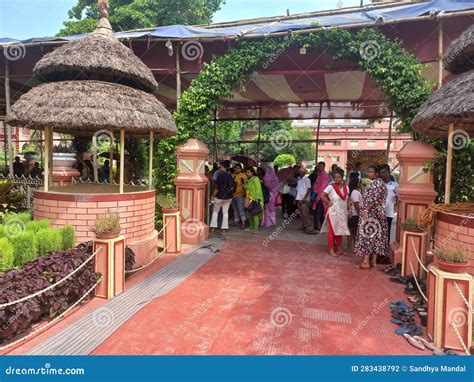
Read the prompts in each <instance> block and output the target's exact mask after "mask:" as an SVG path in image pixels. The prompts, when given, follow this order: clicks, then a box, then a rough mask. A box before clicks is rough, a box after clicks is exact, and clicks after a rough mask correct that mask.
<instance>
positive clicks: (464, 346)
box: [450, 320, 471, 355]
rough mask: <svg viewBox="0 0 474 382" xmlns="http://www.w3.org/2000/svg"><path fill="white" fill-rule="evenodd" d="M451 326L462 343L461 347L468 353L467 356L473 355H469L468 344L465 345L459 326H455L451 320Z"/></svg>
mask: <svg viewBox="0 0 474 382" xmlns="http://www.w3.org/2000/svg"><path fill="white" fill-rule="evenodd" d="M450 324H451V326H452V328H453V329H454V332H455V333H456V336H457V337H458V340H459V342H460V343H461V346H462V348H463V349H464V351H465V352H466V354H467V355H471V353H469V349H468V348H467V346H466V344H465V343H464V341H463V339H462V337H461V334H460V333H459V330H458V328H457V326H456V325H455V324H454V321H452V320H451V322H450Z"/></svg>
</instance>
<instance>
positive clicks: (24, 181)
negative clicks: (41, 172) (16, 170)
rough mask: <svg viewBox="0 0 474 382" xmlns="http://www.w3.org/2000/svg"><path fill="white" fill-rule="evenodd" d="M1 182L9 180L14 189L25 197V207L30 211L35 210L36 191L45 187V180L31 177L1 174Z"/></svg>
mask: <svg viewBox="0 0 474 382" xmlns="http://www.w3.org/2000/svg"><path fill="white" fill-rule="evenodd" d="M0 180H8V181H9V182H10V183H11V184H12V185H13V188H14V189H15V190H16V191H17V192H19V193H21V194H23V195H25V201H24V207H25V208H27V209H28V210H31V209H32V208H33V194H34V190H37V189H39V188H40V187H43V184H44V182H43V179H41V178H39V177H35V178H32V177H31V176H24V175H22V176H16V175H15V176H9V175H8V176H4V175H3V174H0Z"/></svg>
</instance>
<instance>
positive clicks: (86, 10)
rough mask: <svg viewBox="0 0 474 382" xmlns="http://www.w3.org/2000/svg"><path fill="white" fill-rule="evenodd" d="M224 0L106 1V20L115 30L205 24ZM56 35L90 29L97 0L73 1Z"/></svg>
mask: <svg viewBox="0 0 474 382" xmlns="http://www.w3.org/2000/svg"><path fill="white" fill-rule="evenodd" d="M224 2H225V0H179V1H178V0H110V1H109V20H110V23H111V25H112V28H113V29H114V30H115V31H120V30H123V31H125V30H131V29H143V28H154V27H157V26H163V25H173V24H185V25H195V24H208V23H210V22H211V21H212V16H213V14H214V13H215V12H217V11H218V10H219V9H220V7H221V5H222V4H224ZM68 17H69V20H67V21H65V22H64V28H62V29H61V30H60V31H59V33H58V36H68V35H73V34H80V33H88V32H91V31H93V30H94V28H95V26H96V24H97V19H98V17H99V13H98V10H97V0H77V4H76V5H75V6H74V7H72V8H71V9H70V10H69V12H68Z"/></svg>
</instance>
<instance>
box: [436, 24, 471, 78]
mask: <svg viewBox="0 0 474 382" xmlns="http://www.w3.org/2000/svg"><path fill="white" fill-rule="evenodd" d="M443 63H444V67H445V68H446V70H448V71H450V72H451V73H453V74H458V73H463V72H467V71H469V70H471V69H474V25H472V26H471V27H469V28H468V29H467V30H466V31H464V33H463V34H461V36H459V37H458V38H457V39H456V40H454V41H453V42H452V44H451V45H450V46H449V48H448V49H447V50H446V52H445V54H444V57H443Z"/></svg>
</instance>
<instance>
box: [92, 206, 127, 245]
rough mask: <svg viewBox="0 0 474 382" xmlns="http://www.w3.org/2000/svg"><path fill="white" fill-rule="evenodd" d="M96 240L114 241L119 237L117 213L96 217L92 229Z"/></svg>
mask: <svg viewBox="0 0 474 382" xmlns="http://www.w3.org/2000/svg"><path fill="white" fill-rule="evenodd" d="M91 230H92V232H94V233H95V236H96V237H97V239H115V238H116V237H118V236H119V235H120V230H121V227H120V215H119V213H118V212H109V213H106V214H102V215H98V216H97V218H96V220H95V224H94V226H93V227H92V229H91Z"/></svg>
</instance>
